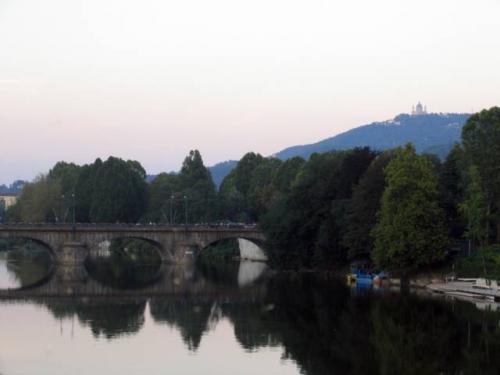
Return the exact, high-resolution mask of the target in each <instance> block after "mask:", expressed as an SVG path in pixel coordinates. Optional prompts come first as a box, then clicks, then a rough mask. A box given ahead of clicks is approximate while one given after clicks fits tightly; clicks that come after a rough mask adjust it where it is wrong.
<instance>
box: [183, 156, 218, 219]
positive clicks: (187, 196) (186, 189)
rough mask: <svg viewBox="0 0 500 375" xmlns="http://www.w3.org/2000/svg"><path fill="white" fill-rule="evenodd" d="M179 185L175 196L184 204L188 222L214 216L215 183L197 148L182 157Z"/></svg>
mask: <svg viewBox="0 0 500 375" xmlns="http://www.w3.org/2000/svg"><path fill="white" fill-rule="evenodd" d="M179 187H180V189H181V191H180V195H178V196H177V201H178V203H181V202H182V204H183V205H184V214H185V215H186V214H187V221H188V222H191V223H200V222H208V221H211V220H212V219H213V218H214V216H215V210H216V191H215V185H214V183H213V181H212V176H211V174H210V171H209V170H208V168H207V167H205V165H204V164H203V159H202V157H201V154H200V152H199V151H198V150H192V151H190V153H189V155H188V156H187V157H186V158H185V159H184V162H183V163H182V168H181V171H180V173H179ZM184 220H186V218H184Z"/></svg>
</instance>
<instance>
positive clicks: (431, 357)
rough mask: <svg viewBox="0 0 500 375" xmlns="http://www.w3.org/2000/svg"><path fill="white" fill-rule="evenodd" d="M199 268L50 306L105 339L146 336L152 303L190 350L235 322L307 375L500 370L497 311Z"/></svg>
mask: <svg viewBox="0 0 500 375" xmlns="http://www.w3.org/2000/svg"><path fill="white" fill-rule="evenodd" d="M198 271H199V273H198V275H195V276H193V277H194V278H195V279H196V280H197V283H198V284H197V289H196V292H192V293H190V292H183V293H182V294H175V293H174V294H170V295H163V296H155V297H151V298H146V297H145V298H142V299H136V298H133V299H112V298H106V299H98V298H97V299H81V300H71V301H63V300H58V299H52V300H45V301H43V303H44V304H46V305H47V307H48V308H49V309H50V311H52V313H53V314H54V315H55V316H57V317H68V316H76V317H77V318H78V320H79V321H80V322H82V324H84V325H87V326H89V327H90V328H91V330H92V332H93V334H94V336H96V337H101V336H102V337H106V338H107V339H114V338H116V337H119V336H121V335H124V334H128V335H131V334H134V333H136V332H139V331H140V329H141V327H143V325H144V322H145V317H144V315H145V314H146V311H148V309H146V305H147V304H148V303H149V310H150V314H151V318H152V321H151V324H160V325H161V324H168V325H169V326H171V327H174V328H176V329H177V330H178V331H179V332H180V334H181V336H182V338H183V341H184V343H185V344H186V347H187V349H188V350H190V351H197V350H198V349H199V348H200V347H202V346H203V338H204V336H205V335H206V334H207V332H209V331H210V330H211V329H216V328H217V324H218V322H219V321H220V320H221V319H227V320H228V321H230V322H231V323H232V325H233V328H234V335H235V337H236V339H237V342H238V343H239V345H240V346H241V347H242V348H244V349H246V350H247V351H250V352H251V351H256V350H259V349H260V348H263V347H279V348H282V350H283V353H284V354H283V356H284V358H288V359H291V360H293V361H295V362H296V363H297V364H298V365H299V366H300V368H301V370H302V372H303V373H304V374H309V375H313V374H314V375H315V374H318V375H319V374H321V375H323V374H336V373H339V374H360V375H361V374H363V375H366V374H384V375H386V374H387V375H388V374H419V375H420V374H462V373H463V374H497V373H498V368H500V356H498V355H496V353H498V352H499V350H500V330H499V325H498V323H499V319H500V314H499V313H497V312H491V311H481V310H478V309H476V308H475V306H474V305H472V304H468V303H461V302H446V301H444V300H438V299H432V298H428V297H427V298H424V297H419V296H415V295H408V296H401V295H399V294H398V293H395V292H389V291H387V292H384V293H379V294H376V293H372V292H366V293H358V292H356V291H353V290H350V289H348V288H347V287H346V286H345V285H344V284H343V283H342V282H341V281H339V280H336V279H334V278H330V277H325V276H318V275H312V274H305V275H301V274H279V273H278V274H275V275H273V276H272V277H269V278H268V279H267V280H266V281H264V280H262V281H261V282H260V283H258V284H257V285H255V286H254V287H246V288H238V286H237V282H236V280H237V277H236V276H235V275H233V276H231V271H228V268H224V269H223V275H222V276H220V275H219V276H216V275H215V274H214V273H216V269H215V268H213V267H211V268H210V271H209V272H207V270H206V269H205V270H198ZM233 272H237V269H236V268H235V269H234V271H233ZM200 274H201V275H202V276H200ZM200 279H202V282H201V284H200ZM224 280H229V281H230V282H229V284H226V285H224V284H223V281H224ZM200 285H203V286H204V288H205V289H204V288H202V287H200ZM214 286H216V288H214Z"/></svg>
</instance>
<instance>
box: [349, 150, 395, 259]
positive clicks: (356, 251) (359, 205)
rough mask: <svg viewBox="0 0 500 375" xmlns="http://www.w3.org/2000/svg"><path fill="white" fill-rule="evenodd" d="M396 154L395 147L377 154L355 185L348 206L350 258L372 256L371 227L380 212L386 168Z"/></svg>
mask: <svg viewBox="0 0 500 375" xmlns="http://www.w3.org/2000/svg"><path fill="white" fill-rule="evenodd" d="M393 156H394V152H393V151H386V152H384V153H383V154H380V155H379V156H377V157H376V158H375V159H374V160H373V161H372V163H371V164H370V166H369V167H368V169H367V170H366V173H365V174H364V175H363V177H361V179H360V180H359V183H358V184H357V185H356V186H355V187H354V189H353V193H352V199H351V201H350V202H349V206H348V208H347V217H346V222H347V224H346V227H347V229H346V232H345V234H344V237H343V239H342V243H343V245H344V246H346V247H347V249H348V254H347V255H348V258H349V259H356V258H368V259H369V258H370V253H371V251H372V249H373V238H372V236H371V235H370V231H371V230H372V228H373V227H374V226H375V224H376V222H377V212H378V211H379V209H380V200H381V198H382V194H383V192H384V188H385V176H384V168H385V167H386V166H387V164H388V163H389V162H390V161H391V159H392V158H393Z"/></svg>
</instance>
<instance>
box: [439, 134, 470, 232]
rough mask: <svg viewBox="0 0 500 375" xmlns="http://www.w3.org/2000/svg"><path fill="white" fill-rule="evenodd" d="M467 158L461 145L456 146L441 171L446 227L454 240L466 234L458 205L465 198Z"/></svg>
mask: <svg viewBox="0 0 500 375" xmlns="http://www.w3.org/2000/svg"><path fill="white" fill-rule="evenodd" d="M465 170H466V167H465V158H464V152H463V148H462V146H461V145H459V144H457V145H455V146H454V147H453V148H452V150H451V151H450V153H449V154H448V156H447V157H446V160H445V161H444V163H443V164H442V165H441V168H440V170H439V188H440V194H441V202H442V207H443V209H444V213H445V218H446V225H447V227H448V228H449V231H450V235H451V237H452V238H454V239H460V238H462V235H463V233H464V223H463V218H462V217H461V215H460V214H459V212H458V205H459V204H460V203H461V202H462V201H463V197H464V172H465Z"/></svg>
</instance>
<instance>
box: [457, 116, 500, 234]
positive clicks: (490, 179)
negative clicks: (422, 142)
mask: <svg viewBox="0 0 500 375" xmlns="http://www.w3.org/2000/svg"><path fill="white" fill-rule="evenodd" d="M462 143H463V146H464V150H465V153H466V155H467V157H469V158H470V161H471V162H472V164H474V165H476V166H477V169H478V172H479V175H480V177H481V183H482V186H483V188H484V191H485V194H486V202H487V211H488V212H487V214H488V218H489V219H492V220H493V222H494V224H495V225H496V240H497V241H500V107H493V108H491V109H489V110H483V111H481V112H479V113H476V114H474V115H472V116H471V117H470V118H469V120H468V121H467V123H466V124H465V125H464V127H463V129H462ZM487 230H488V232H489V229H487Z"/></svg>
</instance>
